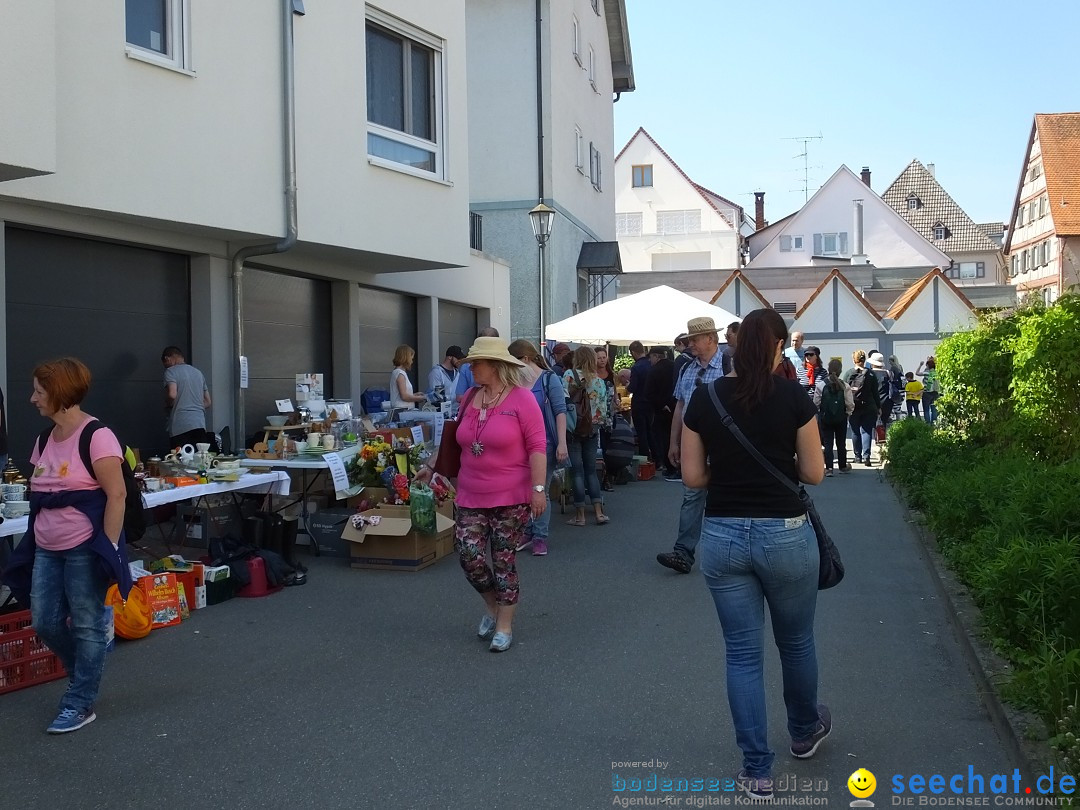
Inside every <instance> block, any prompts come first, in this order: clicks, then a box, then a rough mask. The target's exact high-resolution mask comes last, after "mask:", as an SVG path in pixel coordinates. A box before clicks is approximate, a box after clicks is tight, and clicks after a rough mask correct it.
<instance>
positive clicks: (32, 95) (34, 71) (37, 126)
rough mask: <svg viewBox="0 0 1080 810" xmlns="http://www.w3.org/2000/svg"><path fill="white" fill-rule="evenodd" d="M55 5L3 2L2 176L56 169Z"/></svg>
mask: <svg viewBox="0 0 1080 810" xmlns="http://www.w3.org/2000/svg"><path fill="white" fill-rule="evenodd" d="M55 6H56V4H55V0H35V2H33V3H4V4H3V11H2V13H3V19H4V22H3V25H0V76H3V77H4V79H3V81H0V110H2V111H3V112H2V114H0V180H7V179H9V178H12V177H26V176H30V175H34V174H41V173H46V172H53V171H55V170H56V7H55ZM24 77H32V81H27V80H26V79H25V78H24Z"/></svg>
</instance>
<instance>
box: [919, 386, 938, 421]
mask: <svg viewBox="0 0 1080 810" xmlns="http://www.w3.org/2000/svg"><path fill="white" fill-rule="evenodd" d="M937 398H938V395H937V394H928V393H926V392H925V391H924V392H923V395H922V402H923V416H924V417H925V418H926V421H927V422H929V423H930V424H931V425H932V424H934V422H936V421H937Z"/></svg>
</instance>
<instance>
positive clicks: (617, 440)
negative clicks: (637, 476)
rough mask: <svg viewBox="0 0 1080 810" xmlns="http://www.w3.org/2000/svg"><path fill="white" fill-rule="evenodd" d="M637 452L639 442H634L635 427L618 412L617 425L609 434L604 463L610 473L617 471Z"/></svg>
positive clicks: (631, 459)
mask: <svg viewBox="0 0 1080 810" xmlns="http://www.w3.org/2000/svg"><path fill="white" fill-rule="evenodd" d="M635 452H637V444H636V443H635V442H634V429H633V428H632V427H631V426H630V423H629V422H627V421H626V419H624V418H623V417H622V416H620V415H618V414H616V416H615V426H614V427H613V428H612V430H611V435H610V436H608V440H607V447H606V448H605V449H604V464H605V466H606V467H607V471H608V472H609V473H612V474H614V473H617V472H618V471H619V470H621V469H623V468H624V467H626V466H627V465H629V464H630V462H631V461H633V459H634V453H635Z"/></svg>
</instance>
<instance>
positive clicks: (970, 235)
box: [881, 160, 1000, 256]
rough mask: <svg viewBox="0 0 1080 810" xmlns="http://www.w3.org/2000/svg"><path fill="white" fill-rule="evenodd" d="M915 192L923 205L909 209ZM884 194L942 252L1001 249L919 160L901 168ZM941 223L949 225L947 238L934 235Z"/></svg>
mask: <svg viewBox="0 0 1080 810" xmlns="http://www.w3.org/2000/svg"><path fill="white" fill-rule="evenodd" d="M912 194H914V195H915V196H916V197H918V198H919V202H920V203H921V205H920V206H919V207H918V208H914V209H909V208H908V198H909V197H910V196H911V195H912ZM881 198H882V199H883V200H885V202H886V203H888V204H889V206H890V207H891V208H892V209H893V210H895V211H896V213H898V214H899V215H900V216H902V217H903V218H904V219H905V220H907V223H908V224H909V225H911V227H913V228H914V229H915V230H917V231H918V232H919V233H920V234H921V235H922V237H923V238H924V239H926V240H927V241H928V242H930V243H931V244H932V245H933V246H934V247H936V248H938V250H941V251H942V252H943V253H946V254H948V255H950V256H951V255H952V254H954V253H964V252H967V251H972V250H991V251H992V250H1000V248H999V247H998V246H997V245H996V244H995V243H994V242H993V240H991V239H990V237H989V236H987V235H986V233H985V231H983V230H982V229H981V228H980V227H979V226H978V225H976V224H975V223H974V222H972V220H971V217H969V216H968V215H967V214H965V213H964V209H963V208H961V207H960V206H959V205H957V204H956V201H955V200H953V198H952V197H950V196H949V194H948V192H946V191H945V189H944V188H942V187H941V184H940V183H939V182H938V181H937V180H936V179H935V178H934V175H932V174H930V172H929V171H928V170H927V168H926V167H925V166H923V165H922V163H920V162H919V161H917V160H913V161H911V163H910V164H909V165H908V167H907V168H906V169H904V170H903V171H902V172H900V176H899V177H897V178H896V179H895V180H894V181H893V183H892V185H891V186H889V187H888V188H887V189H886V190H885V193H884V194H882V195H881ZM939 223H940V224H942V225H944V226H945V228H946V229H947V230H946V233H947V236H946V237H945V238H944V239H934V227H935V226H936V225H938V224H939Z"/></svg>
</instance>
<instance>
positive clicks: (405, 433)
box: [368, 422, 435, 444]
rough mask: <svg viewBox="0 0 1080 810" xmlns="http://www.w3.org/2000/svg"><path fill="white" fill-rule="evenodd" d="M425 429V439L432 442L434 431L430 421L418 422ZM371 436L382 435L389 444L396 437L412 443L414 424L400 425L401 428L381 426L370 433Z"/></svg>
mask: <svg viewBox="0 0 1080 810" xmlns="http://www.w3.org/2000/svg"><path fill="white" fill-rule="evenodd" d="M417 424H419V425H420V426H421V427H422V428H423V430H424V441H425V442H430V441H431V440H432V439H433V438H434V435H435V434H434V433H433V430H432V426H431V423H430V422H418V423H417ZM368 435H369V436H382V439H383V441H384V442H386V443H387V444H393V443H394V439H401V440H403V441H408V442H409V443H410V444H412V440H413V432H412V426H409V427H399V428H379V429H378V430H376V431H374V432H372V433H370V434H368Z"/></svg>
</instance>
